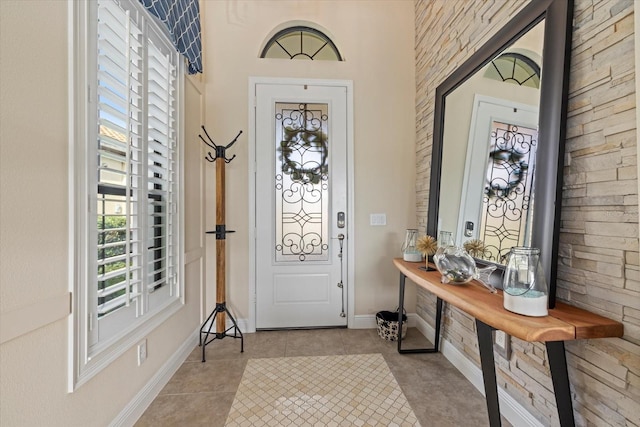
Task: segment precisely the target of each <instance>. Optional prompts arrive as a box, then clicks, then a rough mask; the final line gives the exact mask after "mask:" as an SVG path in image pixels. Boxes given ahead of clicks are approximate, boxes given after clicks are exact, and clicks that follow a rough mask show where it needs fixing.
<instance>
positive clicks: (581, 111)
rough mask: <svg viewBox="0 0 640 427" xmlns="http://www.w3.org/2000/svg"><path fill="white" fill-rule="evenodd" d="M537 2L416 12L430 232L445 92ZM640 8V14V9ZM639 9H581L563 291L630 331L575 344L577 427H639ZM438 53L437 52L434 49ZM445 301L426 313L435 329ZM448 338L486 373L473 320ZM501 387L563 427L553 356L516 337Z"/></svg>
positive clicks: (449, 327) (420, 196)
mask: <svg viewBox="0 0 640 427" xmlns="http://www.w3.org/2000/svg"><path fill="white" fill-rule="evenodd" d="M527 3H528V1H527V0H509V1H506V0H484V1H482V2H481V1H476V0H465V1H445V0H418V1H416V4H415V7H416V9H415V10H416V85H417V88H416V113H417V117H416V133H417V134H416V136H417V137H416V140H417V146H416V154H417V156H416V161H417V182H416V195H417V213H418V223H419V225H420V226H421V227H425V226H426V218H427V200H428V197H429V174H430V166H429V165H430V156H431V145H432V139H433V113H434V111H433V110H434V98H435V89H436V87H437V86H438V84H440V82H442V81H443V80H444V79H445V78H446V77H447V76H448V75H449V74H450V73H451V72H452V71H453V70H454V69H455V68H456V67H457V66H458V65H459V64H461V63H462V62H464V60H465V59H467V58H468V57H469V56H470V55H471V54H472V53H473V52H474V51H475V50H476V49H477V48H478V47H480V46H482V44H483V43H484V42H486V41H487V39H488V38H489V37H491V36H492V35H493V34H494V33H495V31H496V30H497V28H499V27H500V24H501V23H503V22H506V21H507V20H508V19H510V18H511V17H512V16H514V15H515V14H516V13H517V12H518V11H519V10H521V9H522V7H524V6H525V5H526V4H527ZM637 4H640V3H637ZM633 9H634V2H633V0H603V1H599V0H575V7H574V18H575V21H574V31H573V45H572V58H571V77H570V89H569V91H570V93H569V112H568V123H567V140H566V155H565V168H564V187H563V201H562V206H563V207H562V224H561V227H562V228H561V235H560V257H559V259H558V264H559V267H558V270H559V271H558V291H557V296H558V298H559V299H560V300H563V301H567V302H569V303H570V304H573V305H577V306H580V307H583V308H585V309H588V310H591V311H594V312H596V313H599V314H602V315H604V316H607V317H610V318H613V319H616V320H619V321H622V322H623V323H624V328H625V335H624V337H623V338H622V339H598V340H582V341H576V342H569V343H567V346H566V349H567V359H568V365H569V379H570V382H571V387H572V391H573V400H574V412H575V416H576V422H577V424H578V425H598V426H599V425H625V426H628V425H632V426H638V425H640V404H639V403H638V402H640V268H639V264H640V262H639V255H638V181H637V180H638V177H637V153H636V116H635V69H634V16H633V13H634V10H633ZM435 47H437V48H435ZM434 304H435V299H434V298H433V296H432V295H430V294H428V293H425V292H420V293H419V295H418V308H417V311H418V314H419V315H420V316H422V317H423V318H424V319H425V320H427V321H428V322H430V323H431V325H432V326H433V320H432V319H433V318H434V311H435V306H434ZM443 332H444V339H446V340H447V341H449V342H450V343H451V344H453V345H454V346H455V347H456V348H457V349H458V350H460V351H461V352H463V353H464V354H465V355H466V356H467V357H468V358H469V359H470V360H472V361H473V362H474V363H475V364H476V365H477V366H479V365H480V363H479V355H478V350H477V339H476V334H475V323H474V321H473V319H472V318H470V317H468V316H466V315H465V314H464V313H461V312H460V311H458V310H456V309H451V308H449V307H447V309H446V311H445V320H444V330H443ZM511 345H512V355H511V358H510V360H508V361H507V360H505V359H504V358H502V357H501V356H499V355H497V354H496V364H497V369H498V384H499V385H500V386H501V387H503V388H504V389H506V390H507V392H508V393H509V394H510V395H511V396H512V397H513V398H514V399H516V400H517V401H518V402H519V403H520V404H522V405H523V406H524V407H525V408H527V409H528V410H529V412H531V413H532V414H533V415H534V416H535V417H536V418H538V420H539V421H540V422H541V423H542V424H544V425H553V426H555V425H558V419H557V412H556V407H555V398H554V395H553V391H552V390H553V386H552V384H551V379H550V377H549V368H548V362H547V358H546V351H545V347H544V345H542V344H540V343H527V342H523V341H521V340H518V339H515V338H512V339H511Z"/></svg>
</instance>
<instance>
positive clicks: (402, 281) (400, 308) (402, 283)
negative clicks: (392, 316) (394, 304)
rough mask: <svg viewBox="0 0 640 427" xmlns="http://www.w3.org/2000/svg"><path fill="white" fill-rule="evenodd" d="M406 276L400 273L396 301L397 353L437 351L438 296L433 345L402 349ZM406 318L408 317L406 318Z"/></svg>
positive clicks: (440, 316) (440, 311) (440, 315)
mask: <svg viewBox="0 0 640 427" xmlns="http://www.w3.org/2000/svg"><path fill="white" fill-rule="evenodd" d="M406 278H407V277H406V276H405V275H404V274H402V273H400V299H399V301H398V326H399V327H398V353H400V354H411V353H437V352H438V351H439V344H440V322H441V319H442V299H440V298H439V297H438V299H437V301H436V334H435V335H436V336H435V340H434V341H435V342H434V343H433V347H431V348H412V349H404V350H403V349H402V326H401V325H402V313H404V287H405V282H406ZM407 320H408V319H407Z"/></svg>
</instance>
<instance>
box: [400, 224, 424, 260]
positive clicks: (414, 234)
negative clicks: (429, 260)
mask: <svg viewBox="0 0 640 427" xmlns="http://www.w3.org/2000/svg"><path fill="white" fill-rule="evenodd" d="M417 239H418V230H416V229H415V228H409V229H407V232H406V235H405V237H404V244H403V245H402V259H404V260H405V261H409V262H422V253H421V252H420V251H419V250H417V249H416V240H417Z"/></svg>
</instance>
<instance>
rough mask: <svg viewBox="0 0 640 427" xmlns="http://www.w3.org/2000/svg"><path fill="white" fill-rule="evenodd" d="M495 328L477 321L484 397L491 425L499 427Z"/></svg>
mask: <svg viewBox="0 0 640 427" xmlns="http://www.w3.org/2000/svg"><path fill="white" fill-rule="evenodd" d="M492 331H493V328H492V327H491V326H489V325H487V324H486V323H483V322H481V321H480V320H478V319H476V332H477V334H478V349H479V350H480V364H481V365H482V379H483V380H484V396H485V398H486V400H487V412H488V413H489V425H490V426H491V427H499V426H500V425H501V421H500V404H499V402H498V384H497V382H496V366H495V362H494V360H493V336H492Z"/></svg>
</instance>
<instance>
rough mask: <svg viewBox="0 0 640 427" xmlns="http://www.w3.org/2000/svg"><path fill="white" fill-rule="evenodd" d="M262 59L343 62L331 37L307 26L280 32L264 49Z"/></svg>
mask: <svg viewBox="0 0 640 427" xmlns="http://www.w3.org/2000/svg"><path fill="white" fill-rule="evenodd" d="M260 58H276V59H306V60H316V59H321V60H329V61H342V60H343V59H342V56H341V55H340V52H339V51H338V48H337V47H336V45H335V44H334V43H333V41H331V39H330V38H329V37H327V36H326V35H325V34H324V33H323V32H322V31H319V30H316V29H315V28H311V27H305V26H295V27H290V28H285V29H284V30H281V31H278V32H277V33H276V34H275V35H274V36H273V37H271V39H269V41H268V42H267V44H266V46H265V47H264V49H262V53H261V54H260Z"/></svg>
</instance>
